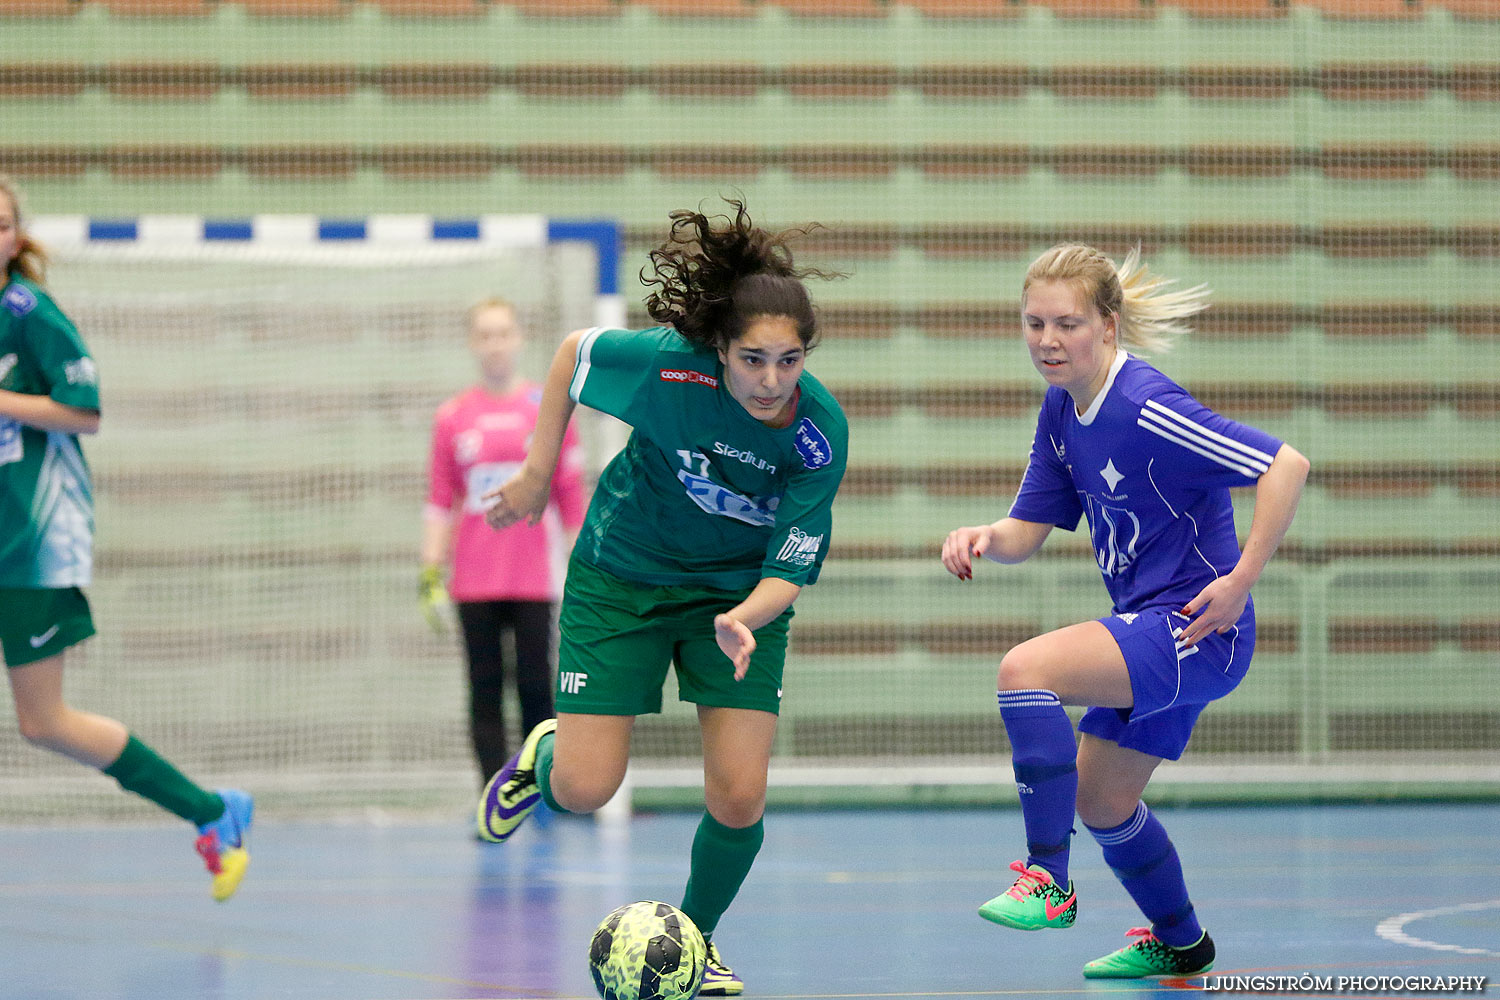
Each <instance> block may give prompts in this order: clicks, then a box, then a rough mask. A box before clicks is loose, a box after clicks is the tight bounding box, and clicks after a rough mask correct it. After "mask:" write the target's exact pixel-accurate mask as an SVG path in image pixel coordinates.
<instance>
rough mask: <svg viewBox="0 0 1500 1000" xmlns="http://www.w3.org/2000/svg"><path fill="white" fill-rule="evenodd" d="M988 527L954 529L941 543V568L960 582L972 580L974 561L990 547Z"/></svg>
mask: <svg viewBox="0 0 1500 1000" xmlns="http://www.w3.org/2000/svg"><path fill="white" fill-rule="evenodd" d="M990 539H991V532H990V526H989V525H987V524H985V525H979V526H977V527H973V528H954V529H953V530H952V531H950V532H948V537H947V538H946V539H945V540H944V541H943V568H945V569H946V570H947V571H948V572H950V573H952V574H953V575H954V576H956V577H958V578H959V579H960V580H972V579H974V559H975V558H976V557H978V556H982V555H984V554H985V552H986V551H987V550H988V549H989V547H990Z"/></svg>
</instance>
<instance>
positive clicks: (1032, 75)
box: [0, 59, 1500, 101]
mask: <svg viewBox="0 0 1500 1000" xmlns="http://www.w3.org/2000/svg"><path fill="white" fill-rule="evenodd" d="M228 87H237V88H243V89H244V90H245V91H246V92H247V93H248V94H249V95H250V96H251V97H256V98H263V99H283V100H291V99H298V98H305V99H315V100H322V99H329V98H337V97H348V96H351V95H353V94H354V93H355V91H356V90H358V89H360V88H373V89H378V90H381V91H383V92H385V93H386V94H388V95H391V96H393V97H410V98H444V99H449V100H459V99H473V98H481V97H484V96H486V95H488V94H489V93H490V92H491V91H493V90H495V89H497V88H510V89H514V90H516V91H517V92H519V93H521V94H522V95H525V96H528V97H539V98H546V97H563V98H569V99H588V98H600V99H604V98H614V97H619V96H621V95H623V94H624V93H625V92H626V91H627V90H628V89H630V88H642V89H646V90H649V91H651V92H653V93H655V94H656V95H657V96H659V97H663V98H701V97H709V98H739V97H751V96H754V95H755V94H756V93H758V92H759V91H761V90H765V89H770V88H777V89H780V90H784V91H786V92H787V93H788V94H790V95H792V96H794V97H804V98H809V99H814V100H830V99H849V100H861V99H863V100H870V99H879V98H884V97H889V96H890V95H891V93H892V92H893V91H894V90H895V89H896V88H898V87H902V88H909V89H912V90H916V91H919V92H920V93H921V94H922V95H923V96H924V97H927V98H931V99H934V100H965V99H989V100H999V99H1007V98H1020V97H1022V96H1024V95H1025V94H1026V92H1027V91H1028V90H1031V89H1040V90H1048V91H1051V92H1053V93H1055V94H1057V95H1058V96H1059V97H1065V98H1086V99H1113V100H1149V99H1152V98H1155V97H1156V96H1157V95H1158V94H1160V93H1161V92H1162V91H1164V90H1181V91H1182V92H1184V93H1186V94H1187V95H1188V96H1189V97H1193V98H1198V99H1203V100H1285V99H1287V98H1290V97H1291V96H1292V95H1293V93H1294V92H1295V91H1297V90H1304V89H1311V90H1317V91H1319V92H1320V93H1322V94H1323V95H1324V96H1325V97H1327V98H1328V99H1330V100H1338V101H1346V100H1375V101H1415V100H1423V99H1425V98H1426V97H1427V96H1428V95H1429V93H1430V92H1432V91H1451V92H1452V93H1453V95H1454V96H1455V97H1456V98H1458V99H1459V100H1465V101H1496V100H1500V59H1496V60H1495V61H1494V62H1489V63H1460V64H1457V65H1454V66H1451V67H1448V68H1437V67H1433V66H1430V65H1427V64H1425V63H1421V62H1389V61H1363V62H1334V63H1327V64H1324V65H1322V66H1318V67H1314V68H1310V69H1304V70H1299V69H1293V68H1292V67H1290V66H1265V65H1244V66H1235V65H1213V66H1187V67H1184V68H1181V69H1167V68H1163V67H1151V66H1107V67H1061V68H1053V67H1032V66H1025V65H1019V64H994V63H985V64H975V65H964V64H936V65H926V66H915V67H897V66H893V65H889V64H869V65H850V64H842V65H841V64H826V63H821V64H815V65H797V64H791V65H787V66H782V67H772V66H760V65H755V64H748V63H742V64H734V63H728V64H726V63H705V64H701V65H693V64H680V63H679V64H673V65H665V66H649V67H632V66H626V65H621V64H587V63H585V64H577V63H574V64H533V65H522V66H513V67H505V66H495V65H489V64H484V63H463V64H453V63H445V64H421V63H412V64H398V65H388V66H369V67H366V66H358V65H354V64H336V63H318V64H298V63H286V64H255V65H248V66H238V67H231V66H222V65H219V64H217V63H213V62H152V63H121V64H110V65H103V66H88V65H85V64H83V63H28V62H20V61H17V62H8V63H6V64H5V65H3V66H0V97H26V98H48V97H71V96H77V95H78V94H81V93H83V92H84V91H85V90H87V89H89V88H100V89H103V90H105V91H107V92H109V93H111V94H114V95H116V96H120V97H132V98H156V99H166V100H202V99H206V98H209V97H212V96H213V95H214V94H215V93H217V92H218V91H220V90H221V89H224V88H228Z"/></svg>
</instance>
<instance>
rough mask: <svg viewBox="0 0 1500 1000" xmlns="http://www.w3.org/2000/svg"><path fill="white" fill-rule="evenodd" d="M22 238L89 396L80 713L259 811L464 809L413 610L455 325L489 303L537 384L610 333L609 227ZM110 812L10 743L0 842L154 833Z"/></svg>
mask: <svg viewBox="0 0 1500 1000" xmlns="http://www.w3.org/2000/svg"><path fill="white" fill-rule="evenodd" d="M32 229H33V231H34V233H35V234H36V235H37V236H38V238H39V239H40V240H41V241H42V242H43V243H45V244H47V245H48V247H49V249H50V250H51V252H52V255H53V266H52V268H51V271H50V274H49V282H48V284H49V288H50V290H51V291H52V293H53V295H54V296H55V298H56V299H57V301H58V302H59V304H60V305H61V307H62V308H63V309H64V311H65V312H67V313H68V315H69V316H71V317H72V318H73V319H74V320H75V322H76V323H77V325H78V327H79V329H80V331H81V332H82V334H83V336H84V338H85V340H86V342H87V343H88V345H89V347H90V349H91V350H92V352H93V353H94V355H95V357H96V359H97V361H98V364H99V369H100V372H101V385H102V390H103V412H104V422H103V427H102V430H101V433H100V434H99V435H98V436H97V437H90V438H87V439H85V440H84V442H83V446H84V452H85V456H86V457H87V459H88V460H89V462H90V464H91V467H92V469H93V473H94V477H95V496H96V502H97V540H96V546H95V555H96V565H95V574H94V583H93V585H92V586H91V587H90V588H89V589H88V593H89V597H90V601H91V603H92V606H93V611H94V618H95V623H96V626H97V628H98V635H97V636H96V637H95V638H94V639H92V640H90V641H89V642H87V643H84V644H83V645H82V646H80V647H77V648H76V649H75V650H72V651H70V652H69V654H68V657H69V658H68V667H67V671H66V674H65V678H66V693H67V697H68V699H69V701H70V702H71V703H72V704H74V705H75V706H77V707H79V708H84V709H88V710H92V711H96V712H100V713H103V714H107V715H110V716H113V717H115V718H118V719H120V720H122V721H124V722H125V723H126V724H127V725H128V726H129V727H130V728H131V729H132V731H134V732H136V733H137V734H139V735H140V737H141V738H142V739H144V740H145V741H147V742H148V743H150V744H151V745H153V746H154V747H155V748H156V749H157V750H159V751H160V752H161V753H162V754H163V755H164V756H166V757H167V758H169V759H170V760H172V761H173V762H174V763H176V764H177V765H178V766H179V767H180V768H181V769H182V770H183V771H184V772H186V773H187V774H188V775H190V776H191V777H193V778H194V779H195V780H198V781H200V782H202V783H204V784H206V785H220V784H233V785H239V786H243V787H246V788H251V789H253V790H254V792H255V794H256V796H257V800H258V801H259V803H260V804H261V805H262V807H263V808H269V809H272V810H279V811H282V812H284V813H285V812H312V813H315V812H319V811H324V812H339V811H347V810H350V809H353V808H370V807H379V808H386V809H391V810H403V809H418V810H428V811H430V810H435V809H449V808H451V809H454V810H459V809H461V808H462V807H463V806H464V805H465V804H466V803H469V802H472V797H473V794H474V792H475V780H476V776H475V771H474V764H473V760H472V755H471V752H470V750H469V744H468V736H467V712H466V710H465V707H464V705H465V699H466V697H467V694H466V686H465V681H464V672H463V669H462V666H461V663H462V660H461V655H460V648H459V644H458V639H457V636H456V634H454V633H452V632H450V634H449V635H447V636H445V637H438V636H434V635H433V634H432V633H431V632H430V631H429V630H428V628H427V626H426V624H425V622H424V621H423V619H422V617H421V615H420V613H419V611H418V607H417V588H416V577H417V570H418V563H417V541H418V538H419V537H420V524H421V509H422V503H423V500H424V497H425V488H426V483H425V468H426V449H427V446H428V441H429V437H430V433H431V420H432V416H433V411H434V410H435V409H436V407H437V406H438V404H439V403H440V402H442V400H444V399H446V398H448V397H449V396H451V395H454V394H455V393H457V392H458V391H460V390H461V389H463V388H464V387H465V386H467V385H470V384H472V383H473V381H474V380H475V378H476V370H475V365H474V362H473V360H472V358H471V356H470V354H469V352H468V349H467V344H466V311H467V309H468V307H469V306H471V305H472V304H473V303H474V302H476V301H478V300H480V299H482V298H486V297H490V296H497V295H498V296H501V297H504V298H507V299H509V300H511V301H513V302H515V304H516V306H517V309H518V313H519V316H520V319H521V321H522V323H523V325H524V327H525V328H526V329H527V330H528V331H530V333H531V338H530V341H529V343H528V347H527V352H528V353H527V357H526V361H525V364H524V373H525V374H526V375H528V376H529V377H532V378H540V377H541V376H542V374H543V373H544V372H545V370H546V365H547V362H548V360H549V359H550V358H551V356H552V353H553V351H554V350H555V348H556V344H557V342H558V341H559V340H560V339H561V337H562V336H563V335H564V334H565V333H566V332H567V331H569V330H573V329H578V328H581V327H587V326H591V325H594V324H596V323H607V324H612V325H618V324H620V323H622V322H623V320H624V311H623V308H622V306H621V304H620V300H619V297H618V296H617V295H616V294H615V288H614V282H615V277H616V271H617V270H618V268H617V256H618V245H617V244H618V236H617V232H616V229H615V227H614V226H613V224H611V223H604V222H580V223H572V222H559V221H549V220H547V219H544V218H532V217H486V218H481V219H476V220H472V221H468V222H441V221H434V220H432V219H430V218H419V217H385V218H374V219H369V220H362V221H359V222H347V223H339V222H328V221H320V220H317V219H313V218H303V217H280V218H269V217H268V218H257V219H253V220H248V221H245V222H241V223H233V222H231V223H215V222H211V221H210V222H205V221H203V220H199V219H195V218H173V217H165V218H145V219H139V220H134V221H131V222H126V223H107V222H98V221H92V222H90V221H88V220H83V219H73V218H42V219H39V220H36V221H35V223H34V224H33V226H32ZM595 416H597V415H595ZM589 421H590V416H589V415H587V414H585V415H584V416H583V417H582V421H581V422H582V423H583V425H584V432H585V436H586V437H587V438H588V439H589V440H590V442H591V444H590V447H602V445H600V443H599V442H600V441H601V439H602V438H604V437H606V436H607V435H606V434H604V433H599V434H595V433H592V432H593V431H594V430H595V427H596V425H594V424H591V423H590V422H589ZM595 457H596V458H597V456H595ZM595 467H597V461H596V463H595ZM7 698H8V695H7ZM6 708H7V714H9V712H8V710H9V706H6ZM113 787H114V786H113V783H112V782H110V781H109V779H107V778H104V777H103V776H101V775H99V774H97V773H96V772H94V771H92V770H90V769H87V768H82V767H79V766H77V765H76V764H72V763H71V762H68V761H66V760H63V759H61V758H59V757H56V756H54V755H51V754H48V753H44V752H42V751H40V750H37V749H34V748H31V747H29V746H26V745H25V744H24V743H23V742H22V741H21V739H20V737H19V736H18V735H17V733H16V727H15V726H14V725H7V726H3V727H0V802H4V807H3V819H4V821H7V822H9V821H30V820H36V821H45V820H48V819H51V818H58V817H73V816H76V817H88V818H90V819H97V818H101V817H105V816H109V817H114V818H120V819H127V818H140V819H143V820H149V819H151V818H153V817H154V816H157V815H159V814H158V813H157V811H156V810H154V809H153V808H152V807H150V806H149V805H147V804H145V803H143V802H142V801H141V800H138V799H136V798H134V797H133V796H126V795H119V794H110V789H112V788H113ZM455 815H456V813H455Z"/></svg>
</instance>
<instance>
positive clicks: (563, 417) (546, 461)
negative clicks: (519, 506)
mask: <svg viewBox="0 0 1500 1000" xmlns="http://www.w3.org/2000/svg"><path fill="white" fill-rule="evenodd" d="M582 336H583V331H582V330H575V331H574V332H572V333H570V334H568V335H567V337H565V338H563V342H562V344H561V345H560V346H559V347H558V348H557V353H556V354H554V355H553V356H552V366H551V367H550V368H548V369H547V380H546V382H544V383H543V384H542V402H541V405H540V406H539V407H538V408H537V415H536V430H535V431H533V432H532V435H531V447H530V448H528V449H527V451H526V461H525V463H524V465H523V466H522V468H523V470H524V471H525V472H526V473H527V474H528V475H532V476H541V477H544V478H545V479H547V480H549V481H550V480H551V478H552V473H553V471H554V470H556V468H557V461H558V459H559V458H560V457H561V456H562V448H563V438H564V437H565V436H566V435H567V432H568V421H569V420H571V419H572V417H573V409H574V407H575V405H576V404H575V403H574V402H573V397H571V396H569V395H568V387H569V386H570V385H571V384H572V382H573V371H574V369H575V368H576V367H577V366H578V341H579V339H580V338H581V337H582Z"/></svg>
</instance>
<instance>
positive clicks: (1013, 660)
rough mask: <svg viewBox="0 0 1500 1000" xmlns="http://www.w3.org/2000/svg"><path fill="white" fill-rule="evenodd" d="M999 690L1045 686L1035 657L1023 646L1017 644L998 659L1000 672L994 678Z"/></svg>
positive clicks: (1025, 689) (1027, 689) (1044, 680)
mask: <svg viewBox="0 0 1500 1000" xmlns="http://www.w3.org/2000/svg"><path fill="white" fill-rule="evenodd" d="M995 686H996V689H997V690H1000V691H1029V690H1032V689H1034V688H1045V687H1047V682H1046V679H1045V678H1044V677H1043V676H1042V675H1041V671H1040V669H1039V665H1038V663H1037V660H1036V658H1035V657H1032V656H1028V655H1027V654H1026V652H1025V648H1024V646H1017V647H1015V648H1014V649H1012V650H1011V651H1010V652H1008V653H1006V654H1005V656H1004V658H1002V659H1001V660H1000V673H999V676H998V677H996V679H995Z"/></svg>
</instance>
